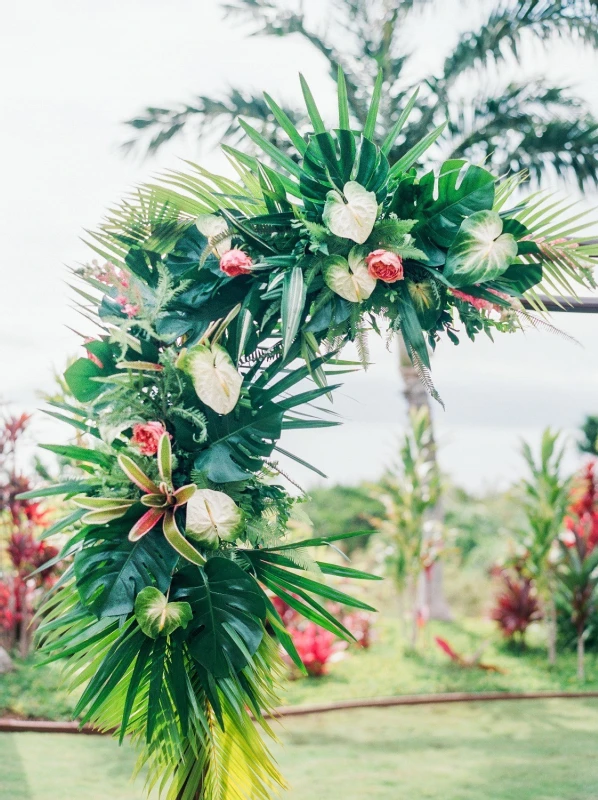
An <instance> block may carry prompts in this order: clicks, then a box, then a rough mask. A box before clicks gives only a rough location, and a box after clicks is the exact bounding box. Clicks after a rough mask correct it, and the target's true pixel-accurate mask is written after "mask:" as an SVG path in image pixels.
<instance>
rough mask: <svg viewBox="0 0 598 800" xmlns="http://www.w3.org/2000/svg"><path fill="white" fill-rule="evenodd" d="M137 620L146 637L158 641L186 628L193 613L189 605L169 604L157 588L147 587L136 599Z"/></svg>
mask: <svg viewBox="0 0 598 800" xmlns="http://www.w3.org/2000/svg"><path fill="white" fill-rule="evenodd" d="M135 619H136V620H137V622H138V623H139V627H140V628H141V630H142V631H143V633H145V635H146V636H149V637H150V639H157V638H158V636H170V634H171V633H174V631H176V629H177V628H186V627H187V625H188V624H189V623H190V622H191V620H192V619H193V612H192V610H191V606H190V605H189V603H169V602H168V598H167V597H166V596H165V595H163V594H162V592H161V591H160V590H159V589H156V588H155V586H146V587H145V589H142V590H141V591H140V592H139V594H138V595H137V597H136V599H135Z"/></svg>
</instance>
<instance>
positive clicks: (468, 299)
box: [449, 289, 494, 311]
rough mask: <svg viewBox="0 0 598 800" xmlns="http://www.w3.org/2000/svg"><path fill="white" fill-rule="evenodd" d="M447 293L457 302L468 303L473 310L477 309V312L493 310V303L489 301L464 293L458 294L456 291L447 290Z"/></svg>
mask: <svg viewBox="0 0 598 800" xmlns="http://www.w3.org/2000/svg"><path fill="white" fill-rule="evenodd" d="M449 292H450V293H451V294H452V295H453V297H456V298H457V300H462V301H463V302H464V303H469V304H470V305H472V306H473V307H474V308H477V310H478V311H492V309H493V308H494V303H491V302H490V301H489V300H484V299H483V298H481V297H474V296H473V295H471V294H465V292H460V291H459V290H458V289H449Z"/></svg>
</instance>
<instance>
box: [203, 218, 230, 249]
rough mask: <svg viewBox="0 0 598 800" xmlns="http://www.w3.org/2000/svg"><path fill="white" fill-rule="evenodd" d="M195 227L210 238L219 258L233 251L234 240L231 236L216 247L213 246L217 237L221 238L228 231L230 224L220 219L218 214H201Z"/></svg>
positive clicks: (209, 240)
mask: <svg viewBox="0 0 598 800" xmlns="http://www.w3.org/2000/svg"><path fill="white" fill-rule="evenodd" d="M195 227H196V228H197V230H198V231H199V232H200V233H203V235H204V236H207V237H208V242H209V244H210V245H212V246H213V247H214V250H215V251H216V253H217V254H218V255H219V256H223V255H224V254H225V253H228V251H229V250H230V249H231V247H232V239H231V237H230V236H229V237H228V238H227V239H223V240H222V241H220V242H218V244H217V245H215V246H214V245H213V244H212V243H213V241H214V239H215V238H216V237H217V236H221V235H222V234H223V233H226V231H227V230H228V223H227V222H226V220H225V219H222V217H218V216H216V214H200V215H199V217H197V219H196V220H195Z"/></svg>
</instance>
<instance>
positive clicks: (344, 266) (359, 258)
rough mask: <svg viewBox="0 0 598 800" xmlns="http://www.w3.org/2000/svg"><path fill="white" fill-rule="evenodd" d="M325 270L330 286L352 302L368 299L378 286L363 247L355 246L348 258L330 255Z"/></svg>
mask: <svg viewBox="0 0 598 800" xmlns="http://www.w3.org/2000/svg"><path fill="white" fill-rule="evenodd" d="M323 272H324V280H325V282H326V285H327V286H328V288H329V289H332V291H333V292H336V294H338V295H340V296H341V297H342V298H343V299H344V300H349V301H350V302H351V303H361V302H362V301H363V300H367V299H368V297H369V296H370V295H371V293H372V292H373V291H374V289H375V287H376V278H373V277H372V276H371V275H370V273H369V272H368V268H367V264H366V262H365V252H364V250H363V248H361V247H353V248H352V250H351V252H350V253H349V258H348V260H347V259H346V258H343V256H329V258H327V259H326V261H325V263H324V265H323Z"/></svg>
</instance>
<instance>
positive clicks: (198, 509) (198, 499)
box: [185, 489, 244, 547]
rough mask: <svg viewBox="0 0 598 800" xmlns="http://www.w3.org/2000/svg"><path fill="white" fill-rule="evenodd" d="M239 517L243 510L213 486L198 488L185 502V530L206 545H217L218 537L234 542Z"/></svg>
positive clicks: (238, 530)
mask: <svg viewBox="0 0 598 800" xmlns="http://www.w3.org/2000/svg"><path fill="white" fill-rule="evenodd" d="M243 520H244V516H243V512H242V510H241V509H240V508H239V506H238V505H237V504H236V503H235V501H234V500H233V499H232V497H229V496H228V495H227V494H225V493H224V492H216V491H214V490H213V489H198V490H197V491H196V492H195V494H194V495H193V497H192V498H191V499H190V500H189V502H188V503H187V524H186V527H185V532H186V533H187V535H188V536H191V538H192V539H195V540H197V541H198V542H201V543H202V544H203V545H205V546H206V547H217V546H218V542H219V540H222V541H225V542H234V541H235V539H236V538H237V537H238V536H239V534H240V533H241V531H242V529H243Z"/></svg>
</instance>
